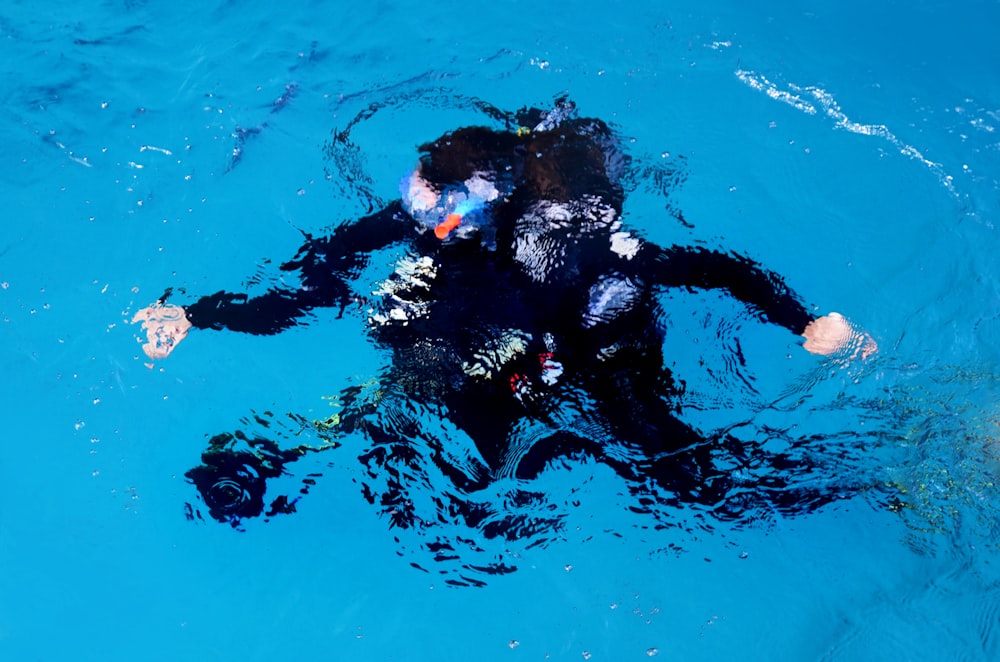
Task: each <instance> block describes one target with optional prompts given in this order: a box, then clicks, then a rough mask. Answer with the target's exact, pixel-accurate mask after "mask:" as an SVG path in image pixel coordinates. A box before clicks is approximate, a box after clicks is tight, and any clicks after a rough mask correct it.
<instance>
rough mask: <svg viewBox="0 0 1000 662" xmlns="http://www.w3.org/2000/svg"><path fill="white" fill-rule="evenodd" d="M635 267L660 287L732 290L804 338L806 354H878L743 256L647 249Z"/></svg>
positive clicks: (844, 323) (860, 335)
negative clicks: (816, 311)
mask: <svg viewBox="0 0 1000 662" xmlns="http://www.w3.org/2000/svg"><path fill="white" fill-rule="evenodd" d="M634 261H635V263H636V266H637V267H638V268H639V269H640V270H641V271H640V272H639V273H641V274H642V275H643V276H644V277H646V278H652V281H653V284H654V285H656V286H660V287H685V288H690V289H724V290H728V291H729V293H730V294H732V295H733V296H734V297H736V298H737V299H739V300H740V301H742V302H743V303H745V304H748V305H750V306H752V307H753V308H755V309H756V310H757V312H758V313H759V314H760V316H761V318H763V319H765V320H767V321H769V322H771V323H773V324H778V325H779V326H782V327H784V328H786V329H788V330H789V331H791V332H792V333H795V334H798V335H801V336H803V337H804V338H805V339H806V340H805V343H803V345H802V346H803V348H805V349H806V350H807V351H809V352H811V353H813V354H823V355H826V354H833V353H835V352H842V351H844V350H847V351H852V350H853V353H854V354H858V353H860V354H861V357H862V358H867V357H868V356H869V355H871V354H873V353H875V352H876V351H877V350H878V345H877V344H876V342H875V340H874V339H873V338H872V337H871V335H869V334H868V333H866V332H864V331H862V330H860V329H859V328H857V327H856V326H855V325H854V324H852V323H851V322H849V321H848V320H847V319H846V318H844V317H843V316H842V315H840V314H839V313H830V314H829V315H824V316H822V317H817V316H815V315H813V314H812V313H811V312H809V310H807V309H806V307H805V305H804V304H803V303H802V301H801V300H800V299H799V298H798V296H796V294H795V293H794V292H792V290H791V288H789V287H788V286H787V285H786V284H785V282H784V281H783V280H782V278H781V277H780V276H778V275H777V274H775V273H772V272H769V271H765V270H764V269H763V268H761V267H760V265H758V264H756V263H755V262H753V261H752V260H751V259H750V258H747V257H744V256H742V255H737V254H735V253H720V252H718V251H710V250H707V249H704V248H693V247H679V246H673V247H671V248H661V247H659V246H656V245H654V244H650V243H647V244H643V246H642V249H641V250H640V251H639V253H638V254H637V255H636V256H635V260H634Z"/></svg>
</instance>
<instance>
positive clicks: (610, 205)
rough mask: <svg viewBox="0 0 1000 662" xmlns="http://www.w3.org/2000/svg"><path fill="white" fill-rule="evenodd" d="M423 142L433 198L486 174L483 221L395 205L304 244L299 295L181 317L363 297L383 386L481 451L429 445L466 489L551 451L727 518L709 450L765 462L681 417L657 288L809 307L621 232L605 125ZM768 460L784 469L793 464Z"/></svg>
mask: <svg viewBox="0 0 1000 662" xmlns="http://www.w3.org/2000/svg"><path fill="white" fill-rule="evenodd" d="M539 117H541V118H542V119H543V120H544V118H545V115H544V113H538V112H536V113H535V118H536V119H538V118H539ZM421 152H422V155H421V166H420V171H421V173H422V176H423V177H424V179H426V180H427V181H428V182H429V183H430V184H431V185H432V186H434V187H435V188H436V189H437V190H438V191H439V192H441V191H445V190H448V189H449V188H453V187H456V186H462V183H463V182H468V181H469V180H470V178H479V179H481V180H485V181H488V182H492V183H494V184H496V187H495V188H496V189H497V190H498V191H500V193H499V195H498V197H497V198H496V199H495V200H491V201H490V202H489V203H488V204H486V206H485V210H484V211H483V212H482V214H481V216H482V219H483V220H482V222H481V223H480V224H479V225H478V226H476V227H474V228H469V229H468V231H466V232H464V233H462V234H460V235H458V234H456V235H452V236H448V237H447V238H445V239H444V240H441V239H438V238H437V237H436V236H435V234H434V233H433V232H431V231H430V229H429V227H428V226H427V225H426V224H425V223H422V222H419V221H418V220H416V218H415V217H414V216H413V215H411V213H409V212H408V207H407V205H406V204H404V203H403V202H399V201H397V202H394V203H392V204H390V205H388V206H387V207H386V208H384V209H382V210H381V211H379V212H377V213H375V214H372V215H370V216H367V217H365V218H362V219H360V220H357V221H355V222H351V223H347V224H344V225H341V226H340V227H338V228H336V229H335V230H334V231H333V232H332V233H331V234H330V235H329V236H325V237H315V238H313V237H310V238H308V240H307V241H306V242H305V244H304V245H303V246H302V247H301V249H300V250H299V252H298V254H297V255H296V256H295V257H294V258H293V259H292V260H290V261H288V262H286V263H285V264H283V265H282V266H281V269H282V270H283V271H285V272H293V273H296V274H298V276H299V278H300V282H301V287H298V288H294V289H271V290H269V291H268V292H266V293H264V294H262V295H260V296H256V297H253V298H248V297H247V296H246V295H240V294H231V293H227V292H218V293H216V294H213V295H211V296H206V297H204V298H202V299H200V300H198V301H196V302H194V303H192V304H190V305H188V306H186V310H187V314H188V318H189V319H190V321H191V323H192V324H193V325H194V326H195V327H197V328H201V329H229V330H232V331H238V332H244V333H253V334H275V333H278V332H280V331H282V330H283V329H286V328H289V327H291V326H293V325H295V324H296V323H297V322H298V320H300V318H302V317H303V316H304V315H307V314H308V313H309V312H310V311H311V310H313V309H315V308H319V307H339V308H340V309H341V310H343V309H344V308H346V307H351V306H354V305H355V304H357V303H358V302H359V301H360V302H362V307H363V308H365V309H371V312H370V313H369V320H370V328H371V333H372V336H373V338H374V339H375V341H376V342H377V343H378V344H380V345H381V346H383V347H385V348H388V349H389V350H391V351H392V354H393V360H392V364H391V365H390V366H389V368H388V370H387V372H386V373H385V375H384V377H383V379H382V381H383V383H385V384H387V385H388V384H392V385H393V387H394V388H395V389H396V392H397V393H399V394H400V396H402V397H407V398H410V399H412V400H414V401H416V402H419V403H422V404H424V405H433V406H435V407H439V408H440V411H442V412H443V413H442V415H443V416H445V417H447V419H448V420H450V421H451V422H452V423H453V424H454V425H455V426H457V427H458V428H459V429H460V430H462V431H464V432H465V433H466V434H467V435H468V436H469V438H471V440H472V442H473V443H474V444H475V448H476V451H477V453H475V454H474V456H473V457H471V458H467V459H466V461H464V462H463V463H461V466H456V463H454V462H451V461H450V460H449V459H448V458H449V454H448V449H447V448H443V447H439V448H437V450H436V451H435V453H434V454H433V457H432V460H433V461H434V462H435V463H437V464H438V465H439V468H441V469H442V471H443V472H444V473H445V474H446V475H448V476H449V477H450V478H451V480H452V481H453V482H454V483H455V486H456V487H457V488H459V489H460V490H462V491H464V492H466V493H472V492H474V491H476V490H478V489H481V488H483V487H485V486H486V485H488V484H489V483H490V481H491V480H493V479H495V478H496V477H498V476H501V475H503V476H509V475H512V476H515V477H517V478H522V479H530V478H532V477H534V476H536V475H537V474H538V473H539V472H541V471H542V470H543V469H544V468H545V466H546V465H547V463H548V462H550V461H552V460H553V459H554V458H559V457H565V456H574V455H577V454H586V455H589V456H591V457H592V458H595V459H597V460H599V461H602V462H605V463H607V464H608V465H610V466H611V467H613V468H614V469H615V471H616V472H618V473H619V474H620V475H621V476H623V477H624V478H625V479H627V480H628V481H629V482H630V483H631V484H632V485H635V486H639V485H642V484H644V483H647V481H649V480H652V481H653V482H654V483H655V484H656V485H657V486H659V487H660V488H662V489H664V490H667V491H668V492H670V493H672V494H674V495H675V497H676V500H678V501H680V502H699V503H702V504H706V505H708V506H710V507H712V508H714V509H716V510H717V511H718V512H720V513H723V514H724V513H725V512H726V511H727V509H732V508H735V506H732V507H730V506H727V505H726V504H725V502H726V500H727V492H728V491H729V489H730V487H731V482H730V480H729V477H728V475H727V472H726V471H724V470H721V469H718V468H716V466H717V463H716V459H717V457H718V456H719V455H720V453H721V454H725V455H726V456H727V458H729V460H733V458H735V462H736V463H737V464H738V463H739V462H741V461H746V462H748V463H749V462H751V461H759V458H757V459H751V458H750V457H749V454H750V453H751V452H752V451H751V450H748V449H745V448H739V447H738V445H737V444H736V442H734V441H733V440H731V439H728V438H725V437H724V438H719V439H712V440H706V439H702V438H701V437H700V436H699V435H698V434H696V433H695V431H694V430H692V429H691V428H690V427H688V426H687V425H685V424H684V423H682V422H681V421H680V420H678V418H677V417H676V413H677V411H676V404H675V399H676V397H675V396H676V395H677V388H676V386H675V384H674V382H673V380H672V378H671V375H670V373H669V371H668V370H667V369H666V368H665V367H664V356H663V352H664V347H665V346H669V339H666V338H665V337H664V329H663V327H662V324H661V323H660V322H659V321H658V320H660V319H662V310H661V309H660V303H659V301H660V297H659V295H660V293H662V291H663V290H664V289H667V288H686V289H723V290H726V291H727V292H728V293H729V294H730V295H732V296H733V297H735V298H736V299H738V300H739V301H741V302H743V303H744V304H745V305H746V306H747V308H748V309H750V310H751V311H753V312H755V313H756V314H757V315H758V316H759V317H760V318H761V319H763V320H766V321H768V322H771V323H774V324H777V325H780V326H782V327H784V328H786V329H788V331H789V332H791V333H795V334H798V333H801V332H802V331H803V330H804V329H805V327H806V325H807V324H808V322H809V321H810V320H811V319H812V316H811V315H810V313H809V312H808V311H807V310H806V308H805V307H804V306H803V304H802V303H801V301H800V300H799V299H798V298H797V297H796V296H795V295H794V294H793V293H792V292H791V291H790V290H789V288H788V287H786V286H785V285H784V283H783V281H782V280H781V279H780V278H779V277H777V276H776V275H774V274H772V273H769V272H767V271H765V270H763V269H762V268H761V267H760V266H759V265H757V264H755V263H753V262H752V261H751V260H749V259H748V258H745V257H742V256H739V255H736V254H730V253H721V252H715V251H710V250H705V249H701V248H690V247H679V246H674V247H671V248H661V247H659V246H656V245H654V244H652V243H649V242H645V241H643V240H641V239H639V238H638V237H635V236H633V235H631V234H629V233H628V232H627V231H626V230H625V229H624V228H623V227H622V225H621V221H620V217H621V212H622V204H623V200H624V192H623V189H622V185H621V177H622V174H623V170H624V169H625V168H626V167H627V157H626V156H624V155H623V154H622V153H621V152H620V151H619V148H618V146H617V144H616V141H615V139H614V137H613V135H612V132H611V131H610V129H609V128H608V127H607V125H606V124H604V123H603V122H602V121H600V120H596V119H577V118H572V117H565V118H560V119H559V121H551V122H549V123H548V124H546V123H545V122H544V121H542V122H540V123H539V124H538V125H537V126H536V128H535V129H534V130H521V131H516V132H515V131H495V130H492V129H488V128H482V127H472V128H466V129H460V130H457V131H455V132H452V133H449V134H447V135H445V136H443V137H441V138H440V139H438V140H437V141H435V142H433V143H429V144H427V145H424V146H422V147H421ZM391 246H397V247H399V248H400V249H401V250H402V252H403V257H402V258H401V261H400V263H399V264H400V266H399V268H397V270H396V272H395V273H394V274H392V275H391V276H390V277H389V279H388V280H387V281H386V282H385V283H384V285H383V287H382V288H380V290H379V292H377V293H376V294H375V295H372V294H371V293H369V292H355V291H353V290H352V288H351V285H350V283H351V281H352V279H353V278H355V277H356V276H357V275H358V274H359V273H360V271H361V270H362V269H363V268H364V267H365V266H366V264H367V261H368V258H369V256H370V255H371V254H372V253H373V252H375V251H378V250H380V249H383V248H387V247H391ZM665 343H666V344H665ZM567 402H571V403H572V404H573V405H574V407H575V408H576V409H575V410H574V411H576V412H577V413H576V414H575V415H574V417H573V418H574V420H572V421H569V422H567V421H566V420H565V418H561V419H560V418H559V415H560V414H559V410H560V407H562V406H563V405H564V404H565V403H567ZM532 420H534V421H539V422H541V423H545V424H548V425H549V429H550V433H548V434H542V435H537V434H535V435H534V436H533V437H532V438H531V440H530V443H527V442H523V440H519V439H514V438H513V437H512V435H513V434H514V430H515V428H518V426H521V427H523V424H524V422H525V421H532ZM553 421H554V422H553ZM341 426H342V428H343V431H344V432H350V431H353V430H362V431H364V432H366V433H367V434H368V435H369V437H371V439H372V440H373V441H374V443H375V447H376V450H375V451H372V452H371V453H369V454H367V455H366V456H365V457H363V458H362V459H363V461H364V462H365V463H366V464H368V466H369V468H371V469H372V471H377V470H379V469H384V468H385V467H386V464H387V463H388V462H389V460H388V459H387V457H388V454H387V453H386V452H381V453H380V452H379V451H378V448H379V447H380V446H392V445H394V444H395V445H405V443H406V441H405V439H400V438H399V436H400V434H399V433H398V431H393V430H386V429H385V428H384V427H379V426H377V425H375V424H373V423H371V422H370V421H366V419H365V415H364V411H363V410H360V409H359V410H358V411H357V412H355V414H354V415H353V416H352V415H345V416H344V417H343V419H342V421H341ZM431 443H434V442H431ZM741 458H742V459H741ZM768 461H769V462H771V463H773V464H774V466H776V467H778V468H780V467H781V466H783V464H784V463H786V462H791V460H789V459H787V458H781V457H773V458H771V459H770V460H768ZM731 464H732V462H729V465H731ZM761 487H762V489H763V490H764V491H765V492H769V496H765V497H764V498H769V499H771V500H772V501H773V502H774V505H775V507H778V508H783V509H786V510H795V509H796V508H797V507H799V506H800V505H801V506H802V507H814V506H816V505H817V503H819V502H822V501H824V500H827V499H826V498H825V497H823V496H817V495H811V496H809V497H808V498H807V499H805V501H806V502H808V506H806V505H805V503H803V504H799V500H800V499H802V497H801V496H800V495H796V494H792V493H789V492H786V491H784V490H782V489H781V488H782V485H781V479H780V477H775V478H773V484H771V485H770V486H768V485H763V486H761ZM397 488H398V489H399V490H403V489H405V487H404V486H402V485H397ZM770 488H773V489H770ZM834 496H835V495H830V497H829V498H834ZM397 498H399V495H394V496H388V497H386V496H384V495H383V497H382V498H381V501H382V503H383V504H385V503H389V502H392V501H393V499H397ZM401 517H402V516H401ZM397 523H400V524H406V523H407V522H406V521H405V517H403V518H402V520H401V521H400V522H397Z"/></svg>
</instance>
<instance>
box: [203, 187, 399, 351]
mask: <svg viewBox="0 0 1000 662" xmlns="http://www.w3.org/2000/svg"><path fill="white" fill-rule="evenodd" d="M411 233H415V229H414V225H413V221H412V220H411V219H410V218H409V216H408V215H406V213H405V212H404V211H402V208H401V206H400V205H399V203H398V202H397V203H393V204H392V205H389V206H388V207H387V208H385V209H383V210H382V211H380V212H377V213H375V214H372V215H371V216H366V217H364V218H362V219H360V220H358V221H355V222H353V223H347V224H344V225H341V226H339V227H338V228H337V229H336V230H335V231H334V232H333V233H332V234H330V235H329V236H326V237H320V238H313V237H309V238H307V240H306V242H305V243H304V244H303V245H302V247H301V248H300V249H299V251H298V253H297V254H296V255H295V257H294V258H292V259H291V260H290V261H288V262H286V263H284V264H282V265H281V271H285V272H298V274H299V281H300V284H301V286H300V287H298V288H296V289H283V288H271V289H269V290H268V291H267V292H265V293H264V294H261V295H259V296H255V297H252V298H251V297H250V296H248V295H246V294H238V293H232V292H216V293H215V294H212V295H209V296H205V297H202V298H201V299H199V300H198V301H196V302H194V303H192V304H190V305H187V306H185V311H186V313H187V318H188V320H189V321H190V322H191V324H192V326H194V327H196V328H199V329H229V330H231V331H239V332H242V333H251V334H255V335H271V334H275V333H278V332H280V331H282V330H284V329H287V328H289V327H291V326H294V325H295V324H296V323H297V321H298V320H299V319H300V318H301V317H303V316H304V315H306V314H307V313H308V312H309V311H311V310H313V309H314V308H323V307H334V306H339V307H340V309H341V312H343V309H344V307H345V306H346V305H347V304H349V303H350V302H351V301H353V300H354V299H355V297H354V295H353V293H352V292H351V288H350V286H349V285H348V282H349V281H350V280H352V279H353V278H354V277H356V276H357V275H358V273H359V272H360V271H361V269H363V268H364V267H365V265H366V264H367V262H368V256H369V254H370V253H372V252H373V251H377V250H379V249H382V248H385V247H387V246H390V245H392V244H394V243H397V242H400V241H402V240H404V239H406V238H407V237H408V236H409V235H410V234H411Z"/></svg>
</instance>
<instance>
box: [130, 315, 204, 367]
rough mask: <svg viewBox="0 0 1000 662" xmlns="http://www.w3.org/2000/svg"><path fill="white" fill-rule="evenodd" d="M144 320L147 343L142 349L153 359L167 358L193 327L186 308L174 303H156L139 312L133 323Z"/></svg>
mask: <svg viewBox="0 0 1000 662" xmlns="http://www.w3.org/2000/svg"><path fill="white" fill-rule="evenodd" d="M136 322H142V328H143V329H144V330H145V331H146V340H147V342H146V344H144V345H143V346H142V351H144V352H146V356H148V357H149V358H151V359H165V358H167V357H168V356H170V352H172V351H174V348H175V347H177V345H178V344H179V343H180V342H181V341H182V340H184V338H185V337H186V336H187V334H188V331H189V330H190V329H191V322H189V321H188V318H187V315H186V314H185V312H184V309H183V308H181V307H180V306H175V305H173V304H164V303H160V302H157V303H154V304H153V305H151V306H147V307H145V308H143V309H142V310H140V311H139V312H137V313H136V314H135V317H133V318H132V323H133V324H135V323H136Z"/></svg>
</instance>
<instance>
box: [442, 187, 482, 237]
mask: <svg viewBox="0 0 1000 662" xmlns="http://www.w3.org/2000/svg"><path fill="white" fill-rule="evenodd" d="M484 206H485V201H483V200H480V199H478V198H471V197H470V198H466V199H464V200H462V201H461V202H459V203H458V204H457V205H455V208H454V209H453V210H452V212H451V213H450V214H448V215H447V216H445V217H444V220H443V221H441V222H440V223H438V224H437V225H436V226H435V227H434V236H435V237H437V238H438V239H440V240H442V241H444V239H445V238H447V236H448V234H449V233H450V232H451V231H452V230H454V229H455V228H457V227H458V226H459V224H460V223H461V222H462V219H463V218H465V217H466V216H468V215H469V214H471V213H472V212H475V211H479V210H481V209H482V208H483V207H484Z"/></svg>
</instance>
